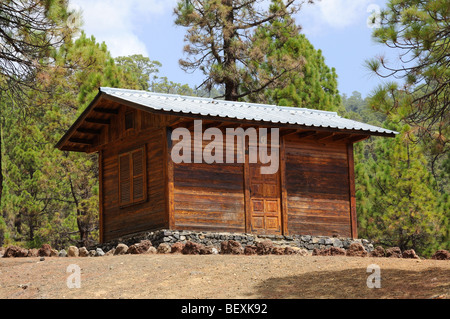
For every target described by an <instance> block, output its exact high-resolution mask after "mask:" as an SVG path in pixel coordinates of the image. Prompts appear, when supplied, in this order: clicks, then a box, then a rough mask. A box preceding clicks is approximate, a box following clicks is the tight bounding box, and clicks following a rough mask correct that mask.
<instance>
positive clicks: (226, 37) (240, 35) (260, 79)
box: [175, 0, 312, 101]
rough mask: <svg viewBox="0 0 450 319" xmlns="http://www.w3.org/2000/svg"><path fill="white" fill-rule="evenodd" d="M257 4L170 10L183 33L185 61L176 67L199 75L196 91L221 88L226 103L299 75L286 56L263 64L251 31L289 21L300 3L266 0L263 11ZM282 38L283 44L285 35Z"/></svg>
mask: <svg viewBox="0 0 450 319" xmlns="http://www.w3.org/2000/svg"><path fill="white" fill-rule="evenodd" d="M261 2H263V1H261V0H256V1H248V0H207V1H198V0H188V1H185V0H180V1H179V2H178V5H177V7H176V9H175V15H176V20H175V23H176V24H177V25H179V26H183V27H186V28H188V30H187V34H186V37H185V39H186V42H188V44H187V45H186V46H185V47H184V52H185V53H187V55H188V59H186V60H183V59H182V60H180V65H181V67H182V68H183V69H184V70H185V71H195V70H200V71H202V72H203V73H204V75H205V77H206V78H205V80H204V82H203V83H202V85H201V86H205V87H206V88H207V89H211V88H212V87H213V86H215V85H223V86H224V87H225V94H224V98H225V99H226V100H233V101H236V100H238V99H240V98H243V97H245V96H247V95H249V94H255V93H258V92H261V91H263V90H264V89H266V88H268V87H270V86H276V85H277V83H278V79H279V78H280V77H281V76H282V75H284V74H285V73H287V72H289V71H293V70H297V71H299V70H300V68H301V66H302V62H303V60H302V59H294V58H293V57H291V56H289V55H285V56H283V57H274V56H272V57H270V58H268V59H267V60H266V57H265V55H264V51H263V50H262V49H261V48H258V47H257V46H255V45H253V43H254V42H255V40H256V39H255V37H254V36H255V29H256V28H257V27H259V26H262V25H265V24H267V23H269V22H270V21H272V20H274V19H280V18H283V17H287V16H292V14H293V13H295V12H297V11H298V10H300V7H301V4H302V3H303V2H304V1H298V0H287V1H283V0H272V1H271V2H270V4H269V7H268V8H266V9H264V8H263V7H262V6H260V5H261ZM309 2H312V1H309ZM286 30H288V29H286ZM290 30H293V31H295V32H297V30H294V29H290ZM283 37H284V41H287V40H288V39H289V34H284V35H283ZM280 41H281V40H280ZM260 44H262V42H260ZM255 61H256V62H257V61H264V62H263V63H264V64H266V65H270V71H271V72H267V71H268V70H267V68H259V66H258V63H254V62H255Z"/></svg>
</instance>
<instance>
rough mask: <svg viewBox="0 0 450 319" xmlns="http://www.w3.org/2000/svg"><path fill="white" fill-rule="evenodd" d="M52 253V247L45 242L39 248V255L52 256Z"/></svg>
mask: <svg viewBox="0 0 450 319" xmlns="http://www.w3.org/2000/svg"><path fill="white" fill-rule="evenodd" d="M51 254H52V247H51V246H50V245H49V244H44V245H42V247H41V248H40V249H39V252H38V255H39V257H50V256H51Z"/></svg>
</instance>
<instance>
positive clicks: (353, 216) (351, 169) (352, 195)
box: [347, 143, 358, 239]
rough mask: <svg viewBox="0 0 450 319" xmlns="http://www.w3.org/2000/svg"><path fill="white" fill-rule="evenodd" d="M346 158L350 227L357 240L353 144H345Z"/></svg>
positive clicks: (353, 236)
mask: <svg viewBox="0 0 450 319" xmlns="http://www.w3.org/2000/svg"><path fill="white" fill-rule="evenodd" d="M347 158H348V181H349V199H350V226H351V236H352V238H353V239H356V238H358V228H357V227H358V226H357V216H356V195H355V161H354V155H353V143H348V144H347Z"/></svg>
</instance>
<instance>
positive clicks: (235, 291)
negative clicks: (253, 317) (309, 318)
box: [0, 254, 450, 299]
mask: <svg viewBox="0 0 450 319" xmlns="http://www.w3.org/2000/svg"><path fill="white" fill-rule="evenodd" d="M71 264H75V265H78V266H79V267H80V268H81V288H68V286H67V279H68V277H69V276H70V275H71V274H72V273H70V272H67V267H68V266H69V265H71ZM371 264H376V265H378V266H379V269H380V276H381V288H372V289H370V288H368V286H367V279H368V277H369V276H370V275H371V272H367V267H368V266H369V265H371ZM0 298H2V299H85V298H89V299H102V298H107V299H111V298H113V299H114V298H117V299H119V298H125V299H143V298H145V299H147V298H150V299H197V298H198V299H247V298H251V299H291V298H294V299H308V298H327V299H331V298H340V299H342V298H371V299H373V298H376V299H378V298H390V299H401V298H408V299H410V298H446V299H449V298H450V261H439V260H411V259H391V258H358V257H337V256H335V257H318V256H307V257H300V256H295V255H292V256H274V255H270V256H233V255H203V256H193V255H159V254H157V255H124V256H108V257H89V258H46V259H45V260H44V261H40V260H39V258H16V259H9V258H1V259H0Z"/></svg>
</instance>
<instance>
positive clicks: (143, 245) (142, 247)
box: [127, 240, 152, 255]
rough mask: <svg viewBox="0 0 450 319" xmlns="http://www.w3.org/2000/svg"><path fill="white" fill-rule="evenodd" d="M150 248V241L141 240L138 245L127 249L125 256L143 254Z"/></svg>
mask: <svg viewBox="0 0 450 319" xmlns="http://www.w3.org/2000/svg"><path fill="white" fill-rule="evenodd" d="M151 246H152V243H151V242H150V240H141V242H140V243H137V244H134V245H131V246H130V247H129V248H128V251H127V254H135V255H136V254H145V253H146V252H147V251H148V249H149V248H150V247H151Z"/></svg>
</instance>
